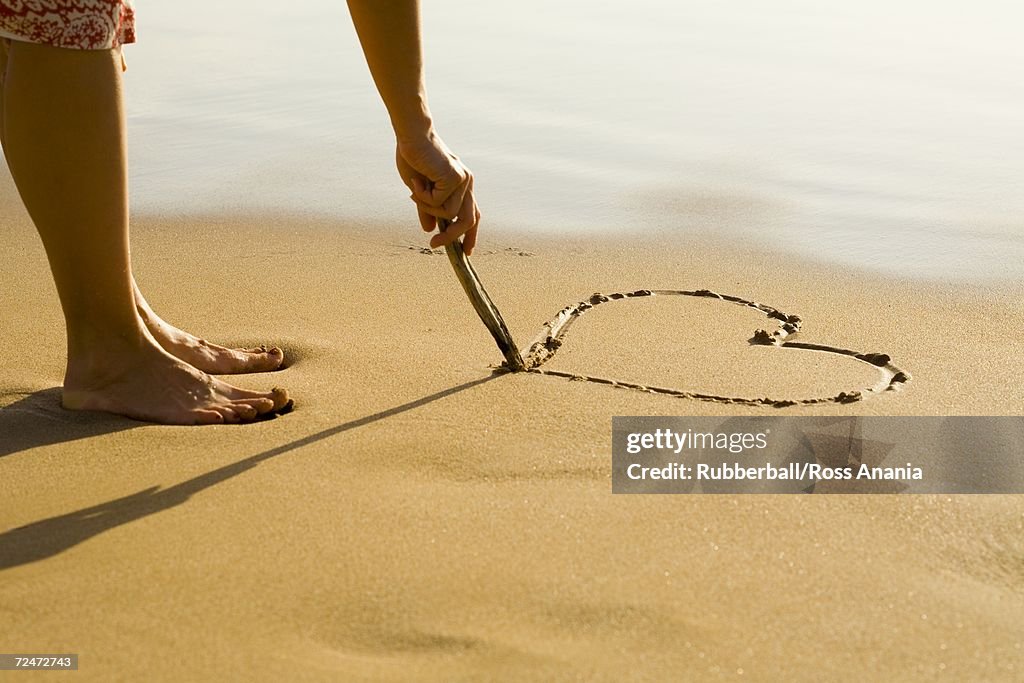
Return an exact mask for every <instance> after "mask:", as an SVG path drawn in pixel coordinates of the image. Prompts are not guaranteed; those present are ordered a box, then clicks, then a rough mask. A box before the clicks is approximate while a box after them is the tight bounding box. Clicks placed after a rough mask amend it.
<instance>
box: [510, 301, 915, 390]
mask: <svg viewBox="0 0 1024 683" xmlns="http://www.w3.org/2000/svg"><path fill="white" fill-rule="evenodd" d="M651 296H690V297H701V298H709V299H718V300H720V301H724V302H728V303H732V304H735V305H738V306H744V307H747V308H753V309H756V310H758V311H761V312H762V313H764V314H765V316H767V317H768V318H769V319H770V320H774V321H776V323H777V329H775V330H773V331H768V330H765V329H759V330H757V331H756V332H754V336H753V337H752V338H751V339H750V340H749V341H750V343H751V344H760V345H764V346H775V347H779V348H788V349H803V350H807V351H820V352H826V353H834V354H838V355H841V356H848V357H850V358H853V359H855V360H857V361H860V362H862V363H867V364H868V365H871V366H873V367H874V368H876V369H877V370H878V371H879V373H880V375H881V377H880V379H879V381H878V383H876V384H875V385H874V386H872V387H867V388H863V389H854V390H850V391H841V392H839V393H838V394H836V395H835V396H827V397H818V398H803V399H777V398H768V397H765V398H743V397H739V396H722V395H718V394H706V393H700V392H695V391H686V390H683V389H671V388H666V387H656V386H650V385H644V384H638V383H636V382H627V381H622V380H616V379H608V378H605V377H596V376H593V375H583V374H579V373H575V372H564V371H561V370H546V369H544V368H542V367H541V366H542V365H544V364H545V363H547V362H548V361H549V360H551V358H552V357H554V355H555V354H556V353H557V352H558V349H559V348H560V347H561V346H562V343H563V339H564V338H565V335H566V333H567V332H568V331H569V328H570V327H572V324H573V323H574V322H575V321H576V320H578V319H579V318H580V316H582V315H583V314H584V313H586V312H587V311H589V310H590V309H592V308H594V307H595V306H600V305H601V304H605V303H609V302H612V301H628V300H630V299H636V298H639V297H651ZM800 325H801V319H800V316H797V315H788V314H786V313H783V312H782V311H780V310H779V309H777V308H773V307H771V306H768V305H766V304H759V303H757V302H755V301H750V300H747V299H743V298H741V297H738V296H731V295H729V294H718V293H717V292H712V291H711V290H708V289H696V290H684V289H653V290H652V289H638V290H636V291H633V292H614V293H612V294H601V293H595V294H593V295H591V297H590V298H589V299H588V300H586V301H580V302H579V303H576V304H573V305H571V306H566V307H565V308H563V309H562V310H561V311H559V312H558V314H557V315H555V317H554V318H552V319H551V320H549V321H548V322H546V323H544V327H543V328H542V330H541V332H540V334H538V335H537V336H536V337H535V338H534V340H533V341H532V342H531V343H530V345H529V346H528V347H527V348H526V350H525V351H523V352H522V357H523V361H524V365H525V371H526V372H532V373H536V374H540V375H550V376H554V377H565V378H568V379H570V380H575V381H582V382H594V383H596V384H605V385H608V386H613V387H623V388H626V389H635V390H637V391H644V392H647V393H651V394H663V395H666V396H676V397H678V398H690V399H695V400H698V401H712V402H715V403H732V404H739V405H750V406H770V407H775V408H786V407H789V406H797V405H813V404H820V403H855V402H857V401H861V400H863V399H865V398H867V397H868V396H871V395H876V394H880V393H882V392H884V391H892V390H895V389H898V388H900V387H901V386H902V385H903V384H905V383H906V382H908V381H910V375H909V374H908V373H907V372H905V371H903V370H901V369H900V368H899V367H897V366H896V365H895V364H894V363H893V362H892V359H891V358H890V357H889V356H888V355H887V354H884V353H861V352H858V351H851V350H850V349H844V348H840V347H838V346H830V345H827V344H813V343H806V342H797V341H788V338H789V337H791V336H793V335H795V334H796V333H797V332H799V331H800ZM495 369H496V371H499V372H509V369H508V366H507V364H506V363H502V364H501V366H498V367H497V368H495Z"/></svg>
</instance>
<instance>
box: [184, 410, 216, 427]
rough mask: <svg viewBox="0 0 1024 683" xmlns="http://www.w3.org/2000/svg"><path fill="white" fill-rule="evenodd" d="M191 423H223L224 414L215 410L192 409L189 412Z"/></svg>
mask: <svg viewBox="0 0 1024 683" xmlns="http://www.w3.org/2000/svg"><path fill="white" fill-rule="evenodd" d="M189 418H190V419H191V421H192V424H197V425H214V424H223V423H224V416H223V415H221V414H220V413H218V412H217V411H216V410H193V411H191V412H190V413H189Z"/></svg>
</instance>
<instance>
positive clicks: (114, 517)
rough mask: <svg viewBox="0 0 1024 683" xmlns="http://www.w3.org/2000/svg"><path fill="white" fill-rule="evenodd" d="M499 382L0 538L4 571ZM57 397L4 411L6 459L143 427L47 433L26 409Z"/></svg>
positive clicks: (90, 424) (83, 426) (0, 419)
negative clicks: (284, 458) (294, 455)
mask: <svg viewBox="0 0 1024 683" xmlns="http://www.w3.org/2000/svg"><path fill="white" fill-rule="evenodd" d="M497 377H498V375H497V374H492V375H489V376H487V377H483V378H480V379H476V380H473V381H471V382H465V383H463V384H459V385H456V386H454V387H449V388H447V389H443V390H441V391H438V392H435V393H433V394H429V395H427V396H423V397H421V398H418V399H416V400H414V401H409V402H408V403H403V404H401V405H397V406H394V407H393V408H388V409H387V410H382V411H380V412H377V413H373V414H372V415H366V416H365V417H360V418H358V419H355V420H351V421H349V422H345V423H343V424H340V425H336V426H334V427H329V428H327V429H324V430H322V431H319V432H316V433H315V434H310V435H309V436H306V437H303V438H301V439H297V440H295V441H292V442H290V443H286V444H283V445H281V446H277V447H275V448H271V449H269V450H266V451H263V452H262V453H257V454H256V455H252V456H249V457H248V458H245V459H244V460H239V461H238V462H234V463H231V464H230V465H225V466H224V467H220V468H218V469H215V470H213V471H211V472H207V473H206V474H201V475H199V476H198V477H193V478H192V479H188V480H186V481H183V482H181V483H180V484H175V485H174V486H171V487H169V488H161V487H159V486H151V487H150V488H148V489H145V490H142V491H139V492H138V493H133V494H131V495H129V496H125V497H123V498H118V499H116V500H111V501H107V502H106V503H101V504H100V505H95V506H93V507H89V508H84V509H82V510H76V511H74V512H69V513H68V514H65V515H60V516H57V517H50V518H48V519H44V520H41V521H38V522H33V523H32V524H27V525H25V526H22V527H18V528H17V529H11V530H10V531H5V532H3V533H0V571H2V570H4V569H11V568H13V567H18V566H20V565H24V564H29V563H31V562H37V561H39V560H44V559H46V558H48V557H53V556H54V555H57V554H59V553H61V552H64V551H65V550H68V549H69V548H72V547H74V546H76V545H78V544H79V543H82V542H83V541H87V540H88V539H90V538H92V537H93V536H96V535H97V534H101V533H103V532H104V531H107V530H109V529H113V528H115V527H118V526H120V525H122V524H127V523H128V522H132V521H134V520H137V519H141V518H143V517H146V516H148V515H152V514H155V513H157V512H161V511H163V510H167V509H169V508H172V507H175V506H176V505H181V504H182V503H184V502H185V501H187V500H188V499H189V498H191V497H192V496H193V495H195V494H196V493H199V492H200V491H203V490H205V489H208V488H210V487H212V486H215V485H217V484H219V483H220V482H222V481H226V480H228V479H231V478H233V477H237V476H238V475H240V474H242V473H243V472H245V471H247V470H250V469H252V468H254V467H256V466H257V465H259V464H260V463H261V462H263V461H265V460H269V459H270V458H274V457H277V456H279V455H283V454H285V453H288V452H290V451H293V450H295V449H297V448H302V447H303V446H307V445H309V444H312V443H315V442H317V441H321V440H323V439H327V438H329V437H332V436H334V435H336V434H340V433H342V432H347V431H349V430H352V429H357V428H359V427H363V426H365V425H368V424H371V423H373V422H377V421H378V420H383V419H386V418H389V417H393V416H395V415H398V414H400V413H404V412H406V411H409V410H414V409H416V408H420V407H422V406H425V405H427V404H429V403H432V402H434V401H437V400H439V399H442V398H445V397H447V396H451V395H452V394H457V393H459V392H461V391H465V390H467V389H471V388H473V387H475V386H478V385H481V384H483V383H485V382H489V381H491V380H492V379H495V378H497ZM55 392H56V393H55ZM40 394H45V396H42V397H40ZM56 397H59V390H51V389H48V390H46V391H43V392H38V393H36V394H32V395H31V396H29V397H27V398H25V399H23V400H22V401H18V402H17V403H15V404H12V405H11V406H8V407H6V408H4V409H2V410H0V434H4V435H5V437H4V443H3V445H2V446H0V456H2V455H8V454H10V453H14V452H16V451H20V450H26V449H28V448H32V447H34V446H43V445H49V444H53V443H58V442H63V441H71V440H74V439H84V438H88V437H90V436H96V435H99V434H107V433H110V432H114V431H119V430H121V429H130V428H131V427H132V426H137V425H139V424H140V423H138V422H133V421H131V420H124V419H120V418H114V417H110V418H107V417H105V416H97V414H96V413H92V414H91V417H90V418H87V419H83V420H82V421H81V423H77V422H76V423H75V425H76V427H75V428H74V429H71V430H66V429H64V430H54V429H53V427H52V425H50V426H49V427H47V425H46V424H45V423H43V424H36V423H39V422H42V421H41V420H40V419H39V417H38V415H36V416H35V417H32V415H33V414H34V411H33V410H25V408H26V405H29V406H34V405H37V403H42V404H49V403H51V402H52V403H54V405H55V406H56V409H57V410H61V408H60V404H59V398H56ZM19 405H20V406H22V408H21V409H14V410H13V415H10V414H9V413H10V412H12V409H13V408H14V406H19ZM22 413H26V414H22ZM26 415H27V416H26ZM76 419H78V417H76ZM19 430H21V431H19ZM7 435H11V436H12V437H13V438H12V439H11V443H12V444H14V445H13V446H9V445H8V443H7V441H8V436H7ZM61 435H63V436H61Z"/></svg>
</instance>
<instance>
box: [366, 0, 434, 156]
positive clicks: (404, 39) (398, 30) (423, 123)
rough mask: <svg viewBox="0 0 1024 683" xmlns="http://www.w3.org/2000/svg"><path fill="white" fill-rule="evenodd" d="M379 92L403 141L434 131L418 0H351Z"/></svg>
mask: <svg viewBox="0 0 1024 683" xmlns="http://www.w3.org/2000/svg"><path fill="white" fill-rule="evenodd" d="M348 7H349V11H350V12H351V14H352V22H353V23H354V24H355V27H356V33H357V34H358V35H359V42H360V43H361V44H362V46H363V54H364V55H365V56H366V63H367V64H368V65H369V67H370V74H371V75H372V76H373V81H374V83H376V85H377V91H378V92H379V93H380V96H381V99H383V100H384V106H385V107H387V110H388V115H389V116H390V117H391V125H392V127H393V128H394V130H395V135H396V136H397V137H398V139H399V140H408V141H413V140H416V139H422V138H423V137H424V136H425V135H428V134H430V132H431V131H432V121H431V118H430V110H429V108H428V107H427V93H426V87H425V85H424V82H423V51H422V48H421V45H420V16H419V14H420V13H419V0H348Z"/></svg>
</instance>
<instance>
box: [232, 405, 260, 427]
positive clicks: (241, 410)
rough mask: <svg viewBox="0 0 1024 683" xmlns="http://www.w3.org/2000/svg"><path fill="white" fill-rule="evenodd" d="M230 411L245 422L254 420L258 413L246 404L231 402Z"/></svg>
mask: <svg viewBox="0 0 1024 683" xmlns="http://www.w3.org/2000/svg"><path fill="white" fill-rule="evenodd" d="M231 409H232V410H234V411H235V412H236V413H238V416H239V417H240V418H241V419H242V420H244V421H246V422H248V421H250V420H255V419H256V415H257V414H258V411H257V410H256V408H255V407H253V406H251V405H249V404H248V403H242V402H239V401H233V402H232V403H231Z"/></svg>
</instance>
